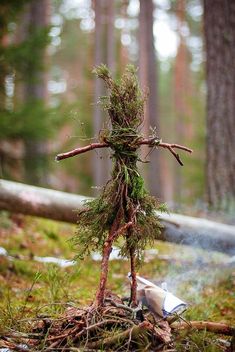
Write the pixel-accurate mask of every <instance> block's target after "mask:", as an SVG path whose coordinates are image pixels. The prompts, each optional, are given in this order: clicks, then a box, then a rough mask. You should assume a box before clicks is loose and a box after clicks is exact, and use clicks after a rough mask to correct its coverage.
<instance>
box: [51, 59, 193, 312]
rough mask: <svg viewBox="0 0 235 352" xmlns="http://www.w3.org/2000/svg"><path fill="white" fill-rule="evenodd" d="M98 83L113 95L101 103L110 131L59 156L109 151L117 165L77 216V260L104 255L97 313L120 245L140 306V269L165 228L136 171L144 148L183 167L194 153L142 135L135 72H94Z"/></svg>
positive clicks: (130, 68)
mask: <svg viewBox="0 0 235 352" xmlns="http://www.w3.org/2000/svg"><path fill="white" fill-rule="evenodd" d="M94 73H95V74H96V75H97V77H98V78H100V79H102V80H103V81H104V82H105V85H106V87H107V89H108V91H109V95H108V96H106V97H102V98H101V99H100V102H101V104H102V106H103V108H104V109H105V110H106V111H107V112H108V116H109V118H110V121H111V128H110V129H105V130H102V131H101V132H100V135H99V141H97V142H96V143H92V144H89V145H87V146H85V147H82V148H77V149H74V150H72V151H69V152H67V153H63V154H58V155H57V157H56V160H57V161H59V160H62V159H66V158H70V157H73V156H75V155H79V154H82V153H85V152H88V151H90V150H93V149H98V148H109V149H110V151H111V157H112V161H113V169H112V175H111V179H110V180H109V181H108V182H107V184H106V185H105V186H104V187H103V189H102V192H101V194H100V196H99V197H98V198H96V199H94V200H91V201H89V202H87V203H86V209H85V210H83V211H81V212H79V213H78V231H77V234H76V236H75V242H76V244H77V245H78V247H79V253H78V257H80V258H83V257H84V256H85V255H87V254H89V253H90V252H91V251H93V250H99V251H100V252H101V253H102V262H101V274H100V282H99V287H98V290H97V293H96V299H95V302H94V304H93V306H94V307H100V306H103V305H104V301H105V289H106V284H107V276H108V264H109V256H110V253H111V251H112V247H113V244H114V243H115V242H117V240H118V239H119V238H120V237H122V238H123V239H124V240H123V241H119V245H120V246H121V255H123V256H127V257H128V258H129V260H130V271H131V277H132V281H131V294H130V301H131V304H132V306H133V307H135V306H136V305H137V296H136V289H137V281H136V267H137V266H138V265H139V264H140V263H141V259H142V257H143V250H144V249H145V248H146V246H147V245H151V244H152V243H153V241H154V240H155V239H157V238H158V237H159V234H160V232H161V228H162V225H161V223H160V221H159V218H158V217H157V216H156V212H155V211H156V210H158V211H165V205H164V204H160V203H159V202H158V201H157V200H156V199H155V198H154V197H152V196H151V195H149V194H148V192H147V191H146V189H145V187H144V181H143V178H142V176H141V175H140V173H139V171H138V168H137V161H140V158H139V150H140V146H141V145H147V146H148V147H149V148H166V149H168V150H169V151H170V152H171V153H172V154H173V156H174V157H175V158H176V160H177V161H178V162H179V164H180V165H183V163H182V161H181V159H180V156H179V155H178V154H177V153H176V151H175V150H176V149H181V150H183V151H186V152H189V153H191V152H192V150H191V149H189V148H187V147H184V146H181V145H178V144H169V143H163V142H162V141H161V140H160V139H159V138H158V137H157V136H156V135H152V136H151V137H149V138H145V137H143V135H142V134H141V125H142V123H143V119H144V104H145V100H146V97H145V94H144V93H143V92H142V91H141V90H140V87H139V84H138V80H137V76H136V69H135V68H134V67H133V66H131V65H128V66H127V67H126V69H125V72H124V74H123V75H122V77H121V79H120V80H119V81H116V80H114V79H113V78H112V76H111V74H110V72H109V70H108V68H107V67H106V66H105V65H100V66H98V67H96V68H95V69H94Z"/></svg>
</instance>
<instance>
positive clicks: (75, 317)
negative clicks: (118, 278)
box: [0, 294, 172, 351]
mask: <svg viewBox="0 0 235 352" xmlns="http://www.w3.org/2000/svg"><path fill="white" fill-rule="evenodd" d="M106 297H107V301H105V305H104V306H103V307H98V308H96V307H95V306H89V307H86V308H76V307H69V308H67V310H66V311H65V313H64V314H63V316H60V317H59V318H56V319H55V318H54V319H52V318H51V319H50V318H48V317H47V318H42V317H39V318H38V320H37V321H35V322H34V324H33V326H32V330H31V332H30V333H20V332H19V333H17V332H15V333H11V334H7V336H5V337H4V338H1V339H0V343H1V344H0V346H1V347H2V348H3V347H5V348H8V349H9V351H75V350H76V351H81V350H82V351H98V350H102V351H103V350H105V351H163V347H164V346H168V347H169V348H170V347H172V335H171V328H170V326H169V324H168V322H167V321H163V320H162V319H161V318H159V320H157V319H156V317H153V316H152V315H151V314H150V313H147V314H141V315H140V316H138V312H136V309H132V308H130V307H128V306H127V305H126V304H124V303H123V301H122V300H121V299H120V298H119V297H118V296H116V295H112V296H111V298H110V296H109V295H108V294H107V295H106ZM20 346H23V347H20ZM166 350H167V349H164V351H166Z"/></svg>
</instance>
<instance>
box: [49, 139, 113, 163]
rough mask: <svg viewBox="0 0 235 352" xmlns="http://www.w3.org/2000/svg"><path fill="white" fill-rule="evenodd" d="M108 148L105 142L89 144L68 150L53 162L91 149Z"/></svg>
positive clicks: (58, 155) (57, 156)
mask: <svg viewBox="0 0 235 352" xmlns="http://www.w3.org/2000/svg"><path fill="white" fill-rule="evenodd" d="M108 146H109V145H108V144H107V143H105V142H104V143H91V144H89V145H86V146H85V147H81V148H76V149H73V150H70V151H69V152H66V153H61V154H57V155H56V157H55V160H56V161H60V160H63V159H67V158H71V157H73V156H75V155H78V154H83V153H86V152H89V151H90V150H93V149H98V148H106V147H108Z"/></svg>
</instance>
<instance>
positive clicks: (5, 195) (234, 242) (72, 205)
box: [0, 180, 235, 255]
mask: <svg viewBox="0 0 235 352" xmlns="http://www.w3.org/2000/svg"><path fill="white" fill-rule="evenodd" d="M88 199H89V198H88V197H84V196H79V195H75V194H69V193H65V192H59V191H55V190H52V189H46V188H41V187H35V186H29V185H24V184H22V183H17V182H11V181H5V180H0V210H8V211H10V212H15V213H21V214H27V215H34V216H39V217H43V218H48V219H53V220H59V221H65V222H69V223H74V224H76V222H77V214H76V211H75V210H76V209H78V210H81V209H84V202H85V201H86V200H88ZM158 215H159V216H160V218H161V221H162V223H163V225H164V230H163V231H162V234H161V235H160V237H159V239H160V240H163V241H169V242H173V243H179V244H185V245H191V246H195V247H200V248H204V249H207V250H216V251H218V252H223V253H227V254H231V255H234V253H235V226H231V225H225V224H221V223H218V222H213V221H209V220H207V219H202V218H194V217H190V216H184V215H180V214H172V213H171V214H170V215H168V214H158Z"/></svg>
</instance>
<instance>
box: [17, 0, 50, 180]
mask: <svg viewBox="0 0 235 352" xmlns="http://www.w3.org/2000/svg"><path fill="white" fill-rule="evenodd" d="M48 25H49V0H42V1H37V0H33V1H31V2H30V4H28V5H27V7H26V11H25V14H24V17H23V23H22V28H23V33H22V39H23V40H26V39H27V36H28V35H29V34H30V33H31V32H36V31H38V30H40V29H43V28H45V27H46V26H48ZM32 55H33V53H32ZM40 59H41V61H42V62H43V63H45V60H46V51H45V50H42V52H41V58H40ZM23 90H24V93H23V95H24V96H23V99H24V103H26V104H27V103H29V102H35V104H37V103H38V102H43V103H46V101H47V99H48V91H47V74H46V72H45V70H43V71H42V70H39V69H38V67H34V65H31V64H30V66H29V67H28V72H27V74H26V75H25V79H24V85H23ZM45 155H46V142H45V141H40V140H39V141H38V140H34V139H30V138H28V139H27V140H26V141H25V180H26V182H29V183H33V184H36V185H40V184H45V181H46V174H45V170H46V163H47V161H46V157H45Z"/></svg>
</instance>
